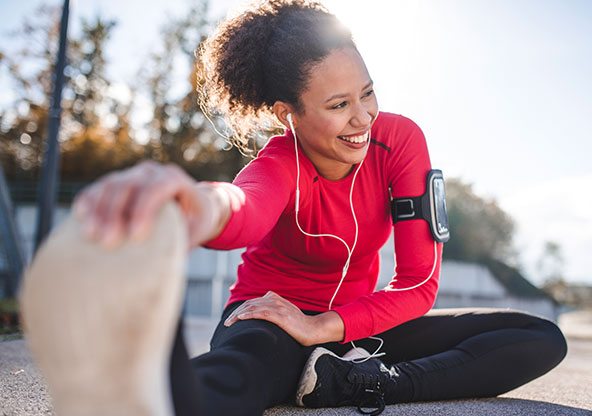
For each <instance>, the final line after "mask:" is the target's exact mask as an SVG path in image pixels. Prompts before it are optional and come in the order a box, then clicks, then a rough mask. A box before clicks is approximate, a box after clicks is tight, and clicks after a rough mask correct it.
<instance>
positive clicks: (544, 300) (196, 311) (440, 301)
mask: <svg viewBox="0 0 592 416" xmlns="http://www.w3.org/2000/svg"><path fill="white" fill-rule="evenodd" d="M68 213H69V207H68V206H66V205H62V206H58V207H57V209H56V215H55V221H54V223H55V224H59V223H60V222H61V221H62V220H63V219H64V218H65V217H66V216H67V215H68ZM16 221H17V224H18V228H19V230H20V233H21V235H22V237H23V243H24V244H23V245H24V248H25V251H26V255H27V256H28V258H30V256H31V254H32V247H33V240H34V230H35V224H36V207H35V206H34V205H33V204H31V203H29V204H20V205H18V206H17V209H16ZM1 251H2V247H1V246H0V252H1ZM241 253H242V249H241V250H232V251H216V250H208V249H204V248H198V249H196V250H193V251H192V252H191V254H190V256H189V259H188V268H187V274H188V286H187V296H186V302H185V312H186V313H187V314H190V315H198V316H211V317H214V318H217V317H219V316H220V314H221V312H222V309H223V307H224V305H225V303H226V300H227V299H228V288H229V287H230V286H231V285H232V283H233V282H234V280H235V277H236V268H237V266H238V265H239V263H240V262H241V257H240V256H241ZM6 267H7V263H6V261H5V259H3V256H0V283H2V279H1V276H2V272H3V270H6ZM394 267H395V259H394V255H393V239H392V237H391V238H390V239H389V241H388V242H387V243H386V244H385V246H384V247H383V248H382V249H381V274H380V277H379V281H378V287H379V288H381V287H384V286H386V285H387V284H388V282H389V281H390V279H391V276H392V274H393V270H394ZM2 296H3V286H2V285H1V284H0V297H2ZM435 307H437V308H457V307H495V308H511V309H519V310H523V311H527V312H530V313H533V314H537V315H541V316H544V317H547V318H549V319H552V320H554V321H556V320H557V317H558V314H559V305H558V304H557V303H556V302H555V301H553V300H552V299H551V298H550V297H549V296H548V295H547V294H545V293H544V292H543V291H542V290H540V289H538V288H537V287H535V286H534V285H532V284H531V283H530V282H529V281H528V280H526V279H525V278H524V277H523V276H522V275H521V274H520V273H519V272H518V271H517V270H515V269H512V268H510V267H508V266H506V265H504V264H503V263H501V262H490V263H489V264H487V265H481V264H474V263H463V262H457V261H445V262H443V264H442V270H441V277H440V290H439V293H438V297H437V299H436V305H435Z"/></svg>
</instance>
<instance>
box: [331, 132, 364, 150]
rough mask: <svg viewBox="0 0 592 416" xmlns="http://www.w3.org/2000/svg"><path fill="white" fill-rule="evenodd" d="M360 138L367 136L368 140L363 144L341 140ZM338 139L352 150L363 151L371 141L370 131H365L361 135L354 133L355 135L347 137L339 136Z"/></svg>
mask: <svg viewBox="0 0 592 416" xmlns="http://www.w3.org/2000/svg"><path fill="white" fill-rule="evenodd" d="M358 136H366V140H364V141H363V142H359V143H352V142H349V141H347V140H343V139H342V138H341V137H345V138H348V137H358ZM337 138H338V139H339V141H340V142H341V143H342V144H344V145H346V146H347V147H349V148H351V149H363V148H364V147H366V146H367V145H368V143H369V141H370V129H368V130H363V131H361V132H359V133H353V134H348V135H345V134H343V135H339V136H338V137H337Z"/></svg>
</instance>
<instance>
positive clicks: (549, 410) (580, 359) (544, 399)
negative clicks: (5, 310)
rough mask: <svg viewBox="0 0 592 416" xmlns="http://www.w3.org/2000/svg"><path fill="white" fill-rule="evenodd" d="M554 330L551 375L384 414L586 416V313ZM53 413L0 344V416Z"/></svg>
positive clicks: (295, 411) (198, 339) (198, 334)
mask: <svg viewBox="0 0 592 416" xmlns="http://www.w3.org/2000/svg"><path fill="white" fill-rule="evenodd" d="M213 325H214V324H213V322H211V321H208V320H201V319H189V320H188V322H187V340H188V344H189V347H190V350H191V351H192V352H193V353H200V352H203V351H207V348H208V347H207V345H208V340H209V336H210V334H211V332H212V330H213ZM560 326H561V328H562V329H563V331H564V333H565V334H566V336H567V338H568V345H569V352H568V354H567V357H566V358H565V360H564V361H563V362H562V363H561V364H560V365H559V366H558V367H557V368H556V369H554V370H553V371H551V372H550V373H549V374H546V375H545V376H543V377H541V378H539V379H537V380H534V381H533V382H531V383H529V384H527V385H525V386H522V387H520V388H518V389H516V390H513V391H511V392H509V393H507V394H504V395H503V396H500V397H498V398H495V399H483V400H463V401H449V402H436V403H414V404H402V405H393V406H388V407H387V409H386V410H385V412H384V413H383V414H384V415H405V416H416V415H417V416H420V415H421V416H426V415H430V416H431V415H433V416H449V415H450V416H452V415H454V416H459V415H460V416H474V415H486V416H487V415H495V416H500V415H503V416H512V415H520V416H531V415H532V416H535V415H536V416H539V415H569V416H583V415H587V416H592V311H590V312H575V313H571V314H568V315H565V316H563V317H562V318H561V319H560ZM356 414H358V413H357V412H356V411H355V409H353V408H339V409H319V410H310V409H300V408H295V407H276V408H274V409H270V410H268V411H266V412H265V416H288V415H298V416H299V415H302V416H304V415H314V416H330V415H356ZM33 415H35V416H36V415H54V413H53V411H52V409H51V402H50V399H49V396H48V394H47V390H46V388H45V385H44V384H43V381H42V380H41V377H40V375H39V372H38V371H37V370H36V368H35V367H34V365H33V364H32V362H31V358H30V355H29V352H28V350H27V348H26V345H25V343H24V342H23V341H22V340H17V341H5V342H0V416H33Z"/></svg>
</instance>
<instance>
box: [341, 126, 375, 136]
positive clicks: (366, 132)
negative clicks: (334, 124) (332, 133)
mask: <svg viewBox="0 0 592 416" xmlns="http://www.w3.org/2000/svg"><path fill="white" fill-rule="evenodd" d="M369 133H370V129H369V128H368V129H366V130H361V131H359V132H357V133H352V134H340V135H339V136H341V137H356V136H363V135H364V134H368V135H369Z"/></svg>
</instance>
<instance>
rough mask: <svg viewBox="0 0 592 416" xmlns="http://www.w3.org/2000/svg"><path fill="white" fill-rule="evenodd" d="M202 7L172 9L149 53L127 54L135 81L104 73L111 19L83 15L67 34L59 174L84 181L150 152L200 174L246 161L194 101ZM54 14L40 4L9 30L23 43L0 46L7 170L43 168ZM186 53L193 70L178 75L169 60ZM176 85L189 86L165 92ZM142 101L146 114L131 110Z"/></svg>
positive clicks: (223, 174)
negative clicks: (10, 90)
mask: <svg viewBox="0 0 592 416" xmlns="http://www.w3.org/2000/svg"><path fill="white" fill-rule="evenodd" d="M207 8H208V2H207V1H206V0H201V1H199V0H196V1H195V2H194V4H193V6H192V7H190V8H189V10H188V12H187V13H186V14H185V15H184V17H183V18H181V19H177V20H173V19H169V22H168V23H167V24H166V25H165V26H164V27H163V28H162V31H161V38H160V39H161V42H162V44H160V45H155V46H154V48H153V49H152V50H151V53H150V55H148V57H147V60H146V62H136V63H133V62H132V63H131V64H132V65H133V64H135V65H137V67H138V70H137V73H138V76H137V77H136V79H135V80H134V83H133V85H121V84H114V83H113V82H112V81H111V80H110V79H109V77H108V75H107V69H108V67H109V62H108V61H107V58H106V53H105V50H106V47H107V45H108V42H109V41H110V37H111V33H112V31H113V29H114V28H115V27H116V25H117V22H116V21H115V20H110V19H105V18H103V17H100V16H97V17H96V18H95V19H92V20H83V21H82V24H81V28H82V29H81V32H80V33H79V34H73V33H70V34H69V43H68V50H67V56H68V65H67V67H66V70H65V76H66V84H65V87H64V90H63V94H62V96H63V99H62V113H61V130H60V136H59V141H60V158H61V159H60V160H61V165H60V180H61V181H62V182H72V181H75V182H89V181H92V180H94V179H96V178H97V177H99V176H101V175H103V174H105V173H107V172H110V171H112V170H116V169H122V168H125V167H128V166H131V165H133V164H135V163H137V162H138V161H139V160H141V159H147V158H149V159H153V160H157V161H160V162H163V163H171V162H172V163H177V164H179V165H181V166H182V167H183V168H184V169H185V170H186V171H188V172H189V173H190V174H191V175H193V176H194V177H195V178H197V179H200V180H204V179H207V180H231V179H232V178H233V177H234V176H235V174H236V173H237V172H238V170H239V169H240V168H241V167H242V166H243V165H244V164H245V163H246V161H247V160H246V159H245V158H244V157H242V156H241V155H240V153H239V152H238V151H237V150H236V149H231V150H229V145H228V143H227V142H225V140H224V139H223V138H221V137H220V136H219V135H217V134H215V133H214V132H213V129H212V128H211V126H210V123H209V121H208V120H207V119H206V118H205V117H204V116H203V114H202V113H201V111H200V108H199V106H198V103H197V94H196V93H195V89H196V87H197V83H198V80H197V79H196V71H195V69H196V62H195V58H194V56H193V51H194V50H195V49H196V48H197V47H198V46H199V43H200V42H201V41H203V39H205V37H206V31H207V30H209V23H208V21H207V18H206V16H207ZM59 17H60V13H59V9H58V8H50V7H41V8H40V9H39V10H38V11H37V13H35V14H34V15H33V16H28V17H27V19H28V20H27V21H26V22H25V23H24V24H23V26H22V27H21V29H20V30H19V31H18V33H15V34H13V36H15V37H16V38H18V39H19V42H18V44H22V45H24V46H23V47H22V48H21V49H18V50H16V51H13V52H10V53H9V52H6V51H1V50H0V65H1V66H4V67H5V68H6V69H7V72H8V74H9V76H10V79H11V81H12V83H13V85H14V87H15V91H16V97H15V100H14V102H13V103H12V105H10V106H9V107H8V108H3V109H0V161H1V163H2V165H3V167H4V169H5V173H6V176H7V178H8V179H9V180H13V181H14V180H18V181H19V182H22V181H36V180H38V177H39V172H40V167H41V165H42V158H43V153H44V151H45V140H46V137H47V119H48V111H49V110H48V109H49V97H50V96H51V90H52V88H53V85H52V81H51V80H52V73H53V67H54V60H55V55H56V51H57V44H58V35H59ZM183 62H184V63H185V65H187V68H189V69H190V71H189V72H190V74H191V75H190V77H188V78H187V79H186V80H184V81H181V83H182V84H183V85H179V81H178V80H176V79H175V78H174V75H175V71H174V69H175V66H178V65H179V64H180V63H181V64H182V63H183ZM197 64H199V63H197ZM173 86H174V87H175V88H174V89H175V90H176V91H179V90H182V89H183V88H185V91H186V92H185V94H182V95H181V96H180V97H179V96H176V97H175V96H171V94H170V91H171V90H172V89H173ZM181 87H182V88H181ZM116 89H119V90H120V91H121V90H123V91H125V92H126V94H124V95H128V96H129V98H121V94H117V93H114V90H116ZM147 109H148V111H150V112H151V114H152V117H151V119H150V120H149V121H147V122H145V123H140V124H138V122H133V120H134V114H137V112H138V111H142V112H144V113H146V111H147Z"/></svg>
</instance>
